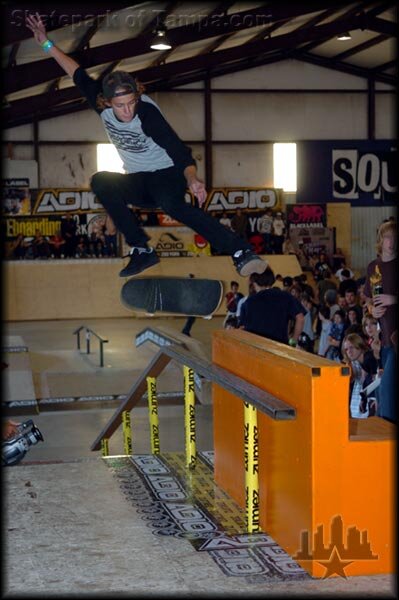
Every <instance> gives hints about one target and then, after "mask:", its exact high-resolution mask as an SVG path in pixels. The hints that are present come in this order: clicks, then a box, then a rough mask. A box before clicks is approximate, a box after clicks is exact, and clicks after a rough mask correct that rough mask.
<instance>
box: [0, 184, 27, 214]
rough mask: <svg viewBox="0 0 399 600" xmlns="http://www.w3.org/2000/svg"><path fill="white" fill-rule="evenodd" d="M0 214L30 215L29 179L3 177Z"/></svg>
mask: <svg viewBox="0 0 399 600" xmlns="http://www.w3.org/2000/svg"><path fill="white" fill-rule="evenodd" d="M2 188H3V189H2V193H3V198H2V205H1V213H2V215H30V214H31V208H32V207H31V195H30V190H29V179H28V178H26V179H25V178H18V179H3V186H2Z"/></svg>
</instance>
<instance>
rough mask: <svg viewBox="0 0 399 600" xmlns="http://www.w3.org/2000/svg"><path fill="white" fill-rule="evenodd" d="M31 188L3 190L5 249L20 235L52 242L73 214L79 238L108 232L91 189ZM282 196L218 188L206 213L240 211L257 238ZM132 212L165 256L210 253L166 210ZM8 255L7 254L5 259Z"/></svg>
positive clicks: (21, 183)
mask: <svg viewBox="0 0 399 600" xmlns="http://www.w3.org/2000/svg"><path fill="white" fill-rule="evenodd" d="M3 183H5V182H4V180H3ZM28 185H29V180H18V181H14V180H13V181H10V182H9V185H8V186H6V185H4V188H3V189H4V190H6V189H7V190H8V191H7V192H5V191H4V196H3V228H4V230H5V238H6V247H8V246H11V244H12V242H13V241H14V240H15V239H16V237H17V235H20V234H22V235H23V236H24V238H25V241H27V242H30V241H31V240H32V238H33V237H34V235H35V233H36V232H37V230H39V231H40V233H41V234H42V235H44V236H45V237H47V238H50V237H51V236H53V235H55V234H56V232H57V231H58V230H59V229H60V228H61V221H62V219H63V218H64V217H65V215H66V214H68V213H69V214H72V216H73V218H74V219H75V221H76V223H77V236H78V237H79V236H90V235H91V234H92V233H93V231H100V230H103V228H104V223H105V216H106V213H105V210H104V208H103V206H102V205H101V204H100V203H99V202H98V200H97V198H96V196H95V194H94V193H93V192H92V191H91V190H88V189H76V188H50V189H40V190H29V187H26V186H28ZM11 190H13V191H11ZM17 190H19V191H18V192H17ZM281 193H282V190H276V189H272V188H247V187H245V188H238V187H237V188H217V189H213V190H211V192H209V193H208V196H207V200H206V202H205V204H204V206H203V210H205V211H208V212H210V213H212V215H213V216H214V217H215V218H217V219H219V218H220V217H221V216H222V214H223V213H226V214H227V215H228V216H230V217H232V216H233V215H234V214H235V212H236V210H237V209H238V208H240V209H241V210H243V212H245V213H246V214H247V216H248V229H249V233H253V232H256V231H257V221H258V219H259V218H260V216H261V215H262V214H263V213H264V212H265V210H266V209H267V208H272V209H274V210H278V209H280V208H281ZM185 201H186V202H187V203H190V204H195V203H196V202H197V201H196V199H195V197H194V196H193V194H192V193H191V192H190V191H187V192H186V195H185ZM132 211H133V212H134V214H135V215H136V216H137V218H138V219H139V220H140V222H141V225H142V226H143V227H144V228H145V230H146V231H147V232H149V235H151V238H152V240H151V242H150V243H151V245H154V247H155V248H156V251H157V253H158V254H159V255H160V256H195V255H199V254H211V249H210V245H209V244H208V242H207V241H206V240H204V238H202V237H201V236H200V235H198V234H196V233H195V232H193V231H192V230H190V229H189V228H187V227H184V225H183V224H182V223H180V222H179V221H176V220H175V219H173V218H172V217H170V216H169V215H166V214H165V213H163V212H162V211H161V210H159V209H157V210H153V211H147V210H143V209H136V208H134V207H132ZM173 236H174V237H175V238H176V239H173ZM125 250H126V248H123V249H122V252H120V253H121V254H125V253H126V252H125ZM8 254H9V253H7V252H6V256H8Z"/></svg>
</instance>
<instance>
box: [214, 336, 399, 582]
mask: <svg viewBox="0 0 399 600" xmlns="http://www.w3.org/2000/svg"><path fill="white" fill-rule="evenodd" d="M213 360H214V362H215V363H216V364H217V365H219V366H221V367H224V368H226V369H227V370H229V371H231V372H233V373H234V374H236V375H238V376H240V377H243V378H244V379H245V380H246V381H248V382H250V383H252V384H255V385H257V386H259V387H260V388H262V389H264V390H266V391H267V392H269V393H271V394H273V395H275V396H276V397H278V398H280V399H281V400H284V401H286V402H287V403H289V404H290V405H291V406H293V407H295V409H296V412H297V416H296V419H295V420H293V421H275V420H272V419H271V418H269V417H268V416H267V415H265V414H262V413H261V412H260V411H258V427H259V456H260V464H259V486H260V490H259V491H260V503H261V525H262V528H263V530H264V531H266V532H267V533H268V534H269V535H271V536H272V537H273V538H274V539H275V540H276V542H277V543H279V544H280V545H281V546H282V547H283V548H284V549H285V550H286V551H287V552H288V553H290V554H291V555H292V556H295V555H296V553H297V552H298V551H299V550H300V547H301V532H302V531H304V530H306V531H308V532H309V535H310V539H311V540H312V536H313V533H315V532H316V530H317V527H318V526H320V525H323V527H324V538H325V539H324V542H325V544H328V542H329V535H330V527H331V522H332V519H333V518H334V517H335V516H337V515H341V517H342V520H343V526H344V530H345V535H346V530H347V528H348V527H353V526H355V527H357V528H358V529H359V530H361V531H362V530H367V532H368V540H369V541H370V542H371V548H372V551H373V552H374V553H375V554H378V556H379V558H378V560H360V559H357V560H353V562H352V564H350V565H348V566H347V567H346V569H345V574H346V575H356V574H373V573H390V572H393V525H394V517H393V489H394V487H393V486H394V484H393V481H392V479H393V466H394V463H393V452H394V441H393V439H392V437H393V436H394V431H393V430H394V429H395V428H394V426H392V425H391V424H389V423H387V422H386V421H383V420H382V419H379V418H378V417H375V418H374V419H375V420H376V421H377V422H378V423H377V425H379V426H380V429H381V431H382V433H381V431H380V432H379V433H378V435H376V434H374V433H373V432H372V433H371V434H367V435H366V438H367V439H366V441H359V440H360V438H359V436H357V439H356V436H355V437H352V438H350V435H349V423H350V421H352V420H350V419H349V417H348V395H349V376H348V375H347V374H345V373H344V372H343V371H342V368H341V365H339V364H338V363H333V362H332V361H328V360H326V359H324V358H319V357H317V356H315V355H312V354H308V353H306V352H304V351H301V350H297V349H293V348H290V347H289V346H285V345H283V344H278V343H276V342H271V341H270V340H266V339H264V338H261V337H259V336H255V335H253V334H250V333H247V332H244V331H234V330H233V331H226V330H220V331H216V332H214V337H213ZM315 368H316V369H319V374H315V372H314V369H315ZM213 402H214V443H215V480H216V482H217V483H218V484H219V485H221V487H222V488H224V489H225V490H226V491H227V492H228V493H229V494H230V495H231V496H232V497H233V498H234V499H235V500H236V501H237V502H239V503H240V504H241V506H244V504H245V503H244V467H243V407H242V401H241V400H240V399H238V398H235V397H233V396H232V395H231V394H229V393H227V392H225V391H224V390H223V389H221V388H220V387H218V386H214V400H213ZM364 421H367V423H360V424H359V430H363V429H364V427H369V428H370V427H371V426H372V425H373V419H365V420H364ZM381 423H382V425H381ZM298 562H300V564H301V565H302V566H303V567H304V568H306V569H307V570H308V571H309V572H310V573H311V574H312V575H314V576H323V574H324V573H325V567H324V566H322V565H321V564H320V563H319V562H318V561H317V560H314V561H299V560H298Z"/></svg>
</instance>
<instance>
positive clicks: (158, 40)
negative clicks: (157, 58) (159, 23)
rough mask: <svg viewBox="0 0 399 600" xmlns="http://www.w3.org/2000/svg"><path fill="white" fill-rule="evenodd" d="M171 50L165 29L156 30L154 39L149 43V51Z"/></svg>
mask: <svg viewBox="0 0 399 600" xmlns="http://www.w3.org/2000/svg"><path fill="white" fill-rule="evenodd" d="M171 48H172V45H171V43H170V42H169V40H168V38H167V36H166V30H165V29H157V30H156V32H155V37H154V39H153V40H152V42H151V49H152V50H170V49H171Z"/></svg>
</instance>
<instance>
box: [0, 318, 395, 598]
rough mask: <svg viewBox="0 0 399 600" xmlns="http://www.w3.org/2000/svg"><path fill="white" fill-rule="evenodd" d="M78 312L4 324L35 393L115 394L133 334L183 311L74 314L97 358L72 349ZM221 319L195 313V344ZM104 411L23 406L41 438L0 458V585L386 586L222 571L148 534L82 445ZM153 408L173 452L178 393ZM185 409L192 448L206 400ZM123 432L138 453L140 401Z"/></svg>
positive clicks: (375, 589)
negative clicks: (9, 459)
mask: <svg viewBox="0 0 399 600" xmlns="http://www.w3.org/2000/svg"><path fill="white" fill-rule="evenodd" d="M81 324H82V323H76V322H72V321H50V322H43V321H41V322H27V323H8V324H5V326H4V329H3V336H5V337H3V346H4V339H5V338H7V337H8V338H9V336H21V337H22V338H23V340H24V343H25V344H26V346H28V348H29V357H30V364H31V370H32V380H33V382H34V391H35V394H36V396H37V397H38V398H43V397H49V396H52V395H58V394H63V395H68V394H72V395H84V394H88V395H94V394H103V393H109V394H125V393H126V392H127V390H128V389H129V387H130V386H131V384H132V379H133V380H134V377H136V376H137V374H139V373H140V369H142V368H143V366H144V365H145V364H147V362H148V359H149V357H150V356H151V355H153V354H154V348H153V347H152V344H149V345H148V346H147V345H145V346H142V347H141V348H139V349H136V348H135V346H134V339H135V336H136V334H137V333H138V332H139V331H142V330H143V329H145V327H147V326H149V325H151V326H157V325H161V324H162V325H164V326H167V327H168V328H171V329H172V330H173V329H175V330H176V332H179V331H180V330H181V328H182V327H183V324H184V319H177V318H176V319H167V320H165V319H163V320H161V319H156V320H155V319H132V320H130V319H114V320H112V319H107V320H104V321H94V320H93V321H91V322H89V321H87V322H85V324H86V325H88V326H89V327H92V328H93V329H94V330H95V331H98V332H99V333H100V334H101V335H104V336H105V337H107V338H108V339H109V343H108V345H107V347H106V348H105V366H104V368H102V369H101V368H100V367H99V366H98V355H96V354H93V355H92V354H90V355H89V356H87V355H85V354H80V353H78V352H77V351H76V340H75V337H74V336H73V334H72V332H73V331H74V330H75V329H76V328H77V327H78V326H80V325H81ZM221 326H222V318H216V319H212V320H210V321H207V320H204V319H198V320H197V321H196V323H195V324H194V327H193V329H192V335H193V337H194V338H196V339H198V340H199V341H200V342H201V343H202V344H203V348H204V352H209V351H210V345H211V341H210V340H211V333H212V331H213V330H214V329H215V328H219V327H221ZM7 358H8V359H9V360H10V366H11V362H12V357H11V355H9V356H8V355H6V356H4V359H5V360H6V361H7ZM9 368H10V367H9ZM176 368H177V367H176V366H173V367H171V370H170V371H169V373H168V374H166V375H165V379H164V383H163V386H164V388H165V389H167V388H168V386H169V388H171V387H176V386H177V387H178V385H177V384H180V380H179V375H178V373H177V371H176ZM15 389H16V388H14V391H15ZM105 390H106V391H105ZM96 406H97V405H96ZM114 411H115V408H98V406H97V407H96V408H91V409H87V410H71V409H68V410H57V411H54V410H53V411H45V410H42V411H41V412H40V413H39V414H36V413H35V414H33V415H30V416H31V417H32V418H33V420H34V422H35V424H36V425H37V426H38V427H39V428H40V430H41V431H42V433H43V435H44V438H45V441H44V443H39V444H37V445H36V446H34V447H32V448H31V450H30V451H29V453H28V454H27V455H26V457H25V459H24V460H23V461H22V462H21V463H20V464H19V465H18V466H15V467H7V468H3V476H4V479H3V487H4V490H5V493H4V510H3V520H4V523H3V527H4V529H3V531H4V533H5V535H4V541H5V543H4V544H3V586H2V587H3V589H2V591H3V597H7V598H8V597H9V598H12V597H35V596H36V595H37V596H40V597H52V596H54V595H56V596H59V595H61V594H62V595H64V596H77V595H79V597H82V596H83V597H85V596H88V595H91V594H95V595H96V596H98V595H101V594H104V595H107V596H109V595H113V594H115V595H116V594H118V595H121V594H122V595H124V596H130V597H132V596H133V597H135V596H165V597H166V596H174V597H180V596H188V597H208V596H211V597H212V596H221V597H230V596H238V595H243V594H244V595H245V596H246V597H260V596H262V597H264V596H268V597H276V596H277V597H280V596H287V597H291V596H305V595H306V596H308V595H309V596H333V595H334V596H335V595H340V596H348V597H369V598H372V597H386V598H388V597H391V598H394V597H397V594H396V589H395V587H394V585H395V579H394V578H393V577H391V576H385V575H384V576H372V577H348V578H347V579H344V578H342V577H334V578H332V577H331V578H328V579H312V578H310V577H305V578H303V579H302V580H301V579H299V580H298V579H296V580H292V579H291V580H290V579H289V578H280V579H276V578H274V579H270V580H268V579H267V577H265V578H263V579H262V578H257V577H250V576H248V575H246V576H245V574H242V573H241V574H240V576H238V575H237V576H229V575H226V574H225V573H224V572H223V571H222V570H221V568H220V566H219V565H218V564H217V563H216V562H215V560H213V559H212V556H211V553H209V552H199V551H197V550H195V548H194V547H193V545H192V544H191V543H190V542H189V541H188V540H187V539H183V538H179V537H173V536H165V535H164V536H161V535H154V533H153V531H151V528H150V527H149V523H148V522H147V521H146V520H145V519H144V518H143V514H141V513H142V511H141V512H140V511H139V510H138V509H137V506H135V505H134V504H132V502H131V501H129V498H128V497H127V495H126V493H124V491H123V488H122V487H121V486H120V485H119V484H118V481H117V479H116V478H115V475H114V474H113V472H112V469H110V468H109V467H108V466H107V464H106V461H104V459H102V457H101V455H100V453H94V452H91V451H90V444H91V443H92V442H93V440H94V439H95V438H96V436H97V435H98V433H99V431H100V430H101V429H102V427H103V426H104V425H105V424H106V423H107V422H108V420H109V418H110V417H111V415H112V414H113V413H114ZM159 415H160V439H161V450H162V452H182V451H183V449H184V431H183V406H182V404H181V403H178V402H177V403H175V404H173V405H166V404H165V405H162V404H161V405H160V407H159ZM196 416H197V419H196V420H197V445H198V450H200V451H201V450H212V449H213V439H212V437H213V434H212V407H211V406H209V405H200V404H199V405H197V406H196ZM15 418H16V419H18V420H24V419H25V418H27V417H24V416H21V415H19V416H18V417H15ZM132 432H133V435H132V437H133V455H140V454H146V455H147V454H149V453H150V441H149V424H148V413H147V408H146V407H145V406H138V407H136V408H135V409H134V410H133V411H132ZM110 453H111V454H115V455H119V454H123V443H122V434H121V431H120V430H118V431H116V432H115V434H114V436H113V437H112V438H111V440H110Z"/></svg>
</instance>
